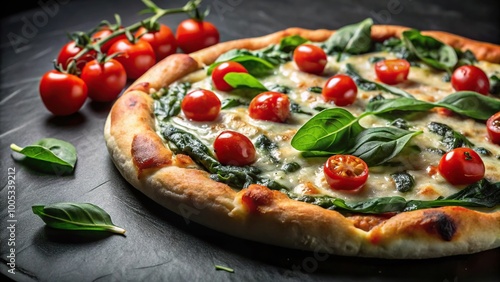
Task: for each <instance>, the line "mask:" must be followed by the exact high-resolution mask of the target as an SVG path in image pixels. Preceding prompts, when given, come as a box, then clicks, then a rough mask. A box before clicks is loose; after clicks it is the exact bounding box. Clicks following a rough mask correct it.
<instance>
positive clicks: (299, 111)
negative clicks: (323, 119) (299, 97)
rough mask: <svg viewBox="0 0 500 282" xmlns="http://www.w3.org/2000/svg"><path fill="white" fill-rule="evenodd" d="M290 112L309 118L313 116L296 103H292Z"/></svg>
mask: <svg viewBox="0 0 500 282" xmlns="http://www.w3.org/2000/svg"><path fill="white" fill-rule="evenodd" d="M290 112H292V113H296V114H303V115H308V116H312V115H313V114H312V113H310V112H306V111H304V110H302V107H301V106H300V105H299V104H297V103H295V102H292V103H290Z"/></svg>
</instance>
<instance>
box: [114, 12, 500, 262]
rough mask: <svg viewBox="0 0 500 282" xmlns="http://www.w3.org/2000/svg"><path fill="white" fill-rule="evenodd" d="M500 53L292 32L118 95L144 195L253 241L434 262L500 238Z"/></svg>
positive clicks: (357, 28)
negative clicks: (436, 258)
mask: <svg viewBox="0 0 500 282" xmlns="http://www.w3.org/2000/svg"><path fill="white" fill-rule="evenodd" d="M498 77H500V46H498V45H495V44H491V43H487V42H479V41H475V40H472V39H468V38H464V37H461V36H458V35H455V34H450V33H446V32H441V31H420V30H416V29H413V28H410V27H404V26H391V25H376V24H373V21H372V20H371V19H366V20H364V21H362V22H359V23H353V24H351V25H347V26H344V27H341V28H339V29H336V30H327V29H318V30H308V29H303V28H289V29H286V30H281V31H278V32H275V33H272V34H268V35H263V36H261V37H255V38H243V39H237V40H232V41H227V42H222V43H218V44H216V45H213V46H211V47H208V48H205V49H202V50H200V51H196V52H193V53H189V54H180V53H179V54H173V55H170V56H168V57H167V58H165V59H163V60H162V61H160V62H159V63H157V64H156V65H155V66H154V67H152V68H151V69H149V70H148V71H147V72H146V73H145V74H144V75H142V76H141V77H140V78H139V79H137V80H136V81H135V82H134V83H132V84H131V85H130V87H128V89H126V91H124V92H123V94H122V95H121V96H120V97H119V98H118V99H117V100H116V102H115V103H114V105H113V107H112V109H111V111H110V113H109V116H108V118H107V120H106V124H105V128H104V136H105V141H106V145H107V148H108V151H109V154H110V157H111V159H112V160H113V162H114V164H115V165H116V167H117V168H118V170H119V171H120V173H121V175H122V176H123V177H124V178H125V179H126V180H127V181H128V182H129V183H130V184H131V185H132V186H133V187H135V188H136V189H138V190H140V191H141V192H142V193H144V194H145V195H146V196H148V197H149V198H151V199H153V200H154V201H155V202H157V203H158V204H160V205H162V206H163V207H165V208H166V209H168V210H171V211H173V212H175V213H177V214H179V215H180V216H183V217H185V218H186V219H188V220H191V221H194V222H197V223H199V224H202V225H204V226H207V227H209V228H212V229H214V230H217V231H219V232H222V233H225V234H230V235H232V236H235V237H238V238H242V239H245V240H252V241H257V242H261V243H263V244H271V245H276V246H281V247H285V248H293V249H299V250H309V251H316V252H324V253H329V254H335V255H342V256H354V257H376V258H393V259H423V258H434V257H444V256H452V255H459V254H470V253H476V252H481V251H484V250H489V249H494V248H497V247H499V246H500V182H499V181H500V170H499V167H500V146H499V143H500V141H499V136H500V116H499V115H500V114H497V113H498V112H500V100H499V99H498V97H496V96H495V94H497V95H498V93H495V92H498Z"/></svg>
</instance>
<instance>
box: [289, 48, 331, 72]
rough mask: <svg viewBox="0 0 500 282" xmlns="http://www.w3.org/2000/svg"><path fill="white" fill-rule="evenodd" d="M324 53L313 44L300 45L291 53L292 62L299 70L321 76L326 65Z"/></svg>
mask: <svg viewBox="0 0 500 282" xmlns="http://www.w3.org/2000/svg"><path fill="white" fill-rule="evenodd" d="M327 60H328V58H327V56H326V53H325V51H323V49H321V48H320V47H318V46H316V45H313V44H307V43H306V44H301V45H299V46H298V47H297V48H295V50H294V51H293V61H294V62H295V64H296V65H297V67H298V68H299V70H301V71H303V72H307V73H312V74H318V75H319V74H321V73H323V70H324V69H325V66H326V63H327Z"/></svg>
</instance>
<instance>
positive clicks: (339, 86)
mask: <svg viewBox="0 0 500 282" xmlns="http://www.w3.org/2000/svg"><path fill="white" fill-rule="evenodd" d="M321 95H322V96H323V99H324V100H325V101H327V102H329V101H333V102H334V103H335V105H337V106H341V107H343V106H348V105H350V104H352V103H354V101H356V96H357V95H358V87H357V86H356V83H355V82H354V80H352V78H351V77H350V76H348V75H345V74H336V75H334V76H332V77H330V78H329V79H328V80H327V81H326V83H325V86H324V87H323V90H322V91H321Z"/></svg>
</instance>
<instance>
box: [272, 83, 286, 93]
mask: <svg viewBox="0 0 500 282" xmlns="http://www.w3.org/2000/svg"><path fill="white" fill-rule="evenodd" d="M269 91H275V92H279V93H283V94H290V91H292V89H291V88H290V87H288V86H285V85H281V84H273V85H271V86H269Z"/></svg>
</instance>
